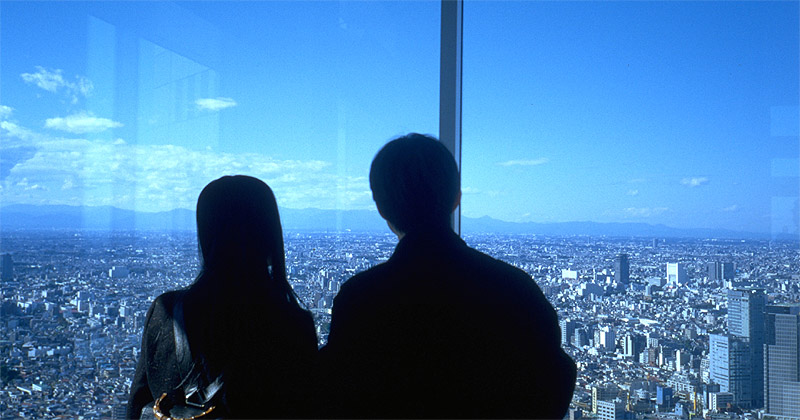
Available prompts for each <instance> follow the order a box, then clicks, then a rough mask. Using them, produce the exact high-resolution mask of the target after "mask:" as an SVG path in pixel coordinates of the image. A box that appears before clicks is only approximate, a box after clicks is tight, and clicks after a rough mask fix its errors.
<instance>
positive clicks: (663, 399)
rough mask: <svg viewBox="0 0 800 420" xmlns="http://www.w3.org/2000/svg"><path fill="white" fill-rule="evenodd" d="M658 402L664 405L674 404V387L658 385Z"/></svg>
mask: <svg viewBox="0 0 800 420" xmlns="http://www.w3.org/2000/svg"><path fill="white" fill-rule="evenodd" d="M656 404H658V405H660V406H662V407H669V406H671V405H672V388H671V387H668V386H662V385H658V386H656Z"/></svg>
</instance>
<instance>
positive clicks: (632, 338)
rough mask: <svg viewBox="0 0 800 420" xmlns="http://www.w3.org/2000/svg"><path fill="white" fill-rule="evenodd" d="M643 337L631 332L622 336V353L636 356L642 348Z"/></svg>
mask: <svg viewBox="0 0 800 420" xmlns="http://www.w3.org/2000/svg"><path fill="white" fill-rule="evenodd" d="M644 344H645V341H644V337H643V336H641V335H639V334H636V333H631V334H628V335H626V336H625V337H623V338H622V354H623V355H624V356H628V357H636V356H638V355H639V353H641V352H642V350H644Z"/></svg>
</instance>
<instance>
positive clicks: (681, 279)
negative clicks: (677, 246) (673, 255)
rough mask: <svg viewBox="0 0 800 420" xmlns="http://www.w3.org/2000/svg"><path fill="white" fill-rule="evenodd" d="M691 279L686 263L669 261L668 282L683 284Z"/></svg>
mask: <svg viewBox="0 0 800 420" xmlns="http://www.w3.org/2000/svg"><path fill="white" fill-rule="evenodd" d="M687 281H689V276H688V275H687V274H686V264H685V263H667V284H671V285H681V284H686V282H687Z"/></svg>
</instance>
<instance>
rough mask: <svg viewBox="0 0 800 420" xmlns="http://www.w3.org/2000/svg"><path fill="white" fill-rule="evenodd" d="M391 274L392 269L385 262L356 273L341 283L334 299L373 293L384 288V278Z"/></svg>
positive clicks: (351, 297) (346, 298)
mask: <svg viewBox="0 0 800 420" xmlns="http://www.w3.org/2000/svg"><path fill="white" fill-rule="evenodd" d="M392 274H393V271H392V269H391V267H390V266H389V264H388V263H387V262H383V263H381V264H378V265H376V266H374V267H370V268H368V269H366V270H364V271H362V272H360V273H357V274H355V275H354V276H353V277H350V278H349V279H347V280H345V282H344V283H342V285H341V287H340V289H339V293H337V295H336V300H338V301H343V300H350V299H358V298H359V297H360V296H370V295H374V294H375V293H376V292H378V291H379V290H380V289H382V288H385V285H386V284H385V283H386V281H385V279H386V278H387V277H389V276H391V275H392Z"/></svg>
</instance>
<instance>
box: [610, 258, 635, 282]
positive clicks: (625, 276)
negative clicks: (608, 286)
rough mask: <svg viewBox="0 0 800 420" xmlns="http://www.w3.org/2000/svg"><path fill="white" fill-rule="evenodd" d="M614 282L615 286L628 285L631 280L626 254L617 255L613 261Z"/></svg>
mask: <svg viewBox="0 0 800 420" xmlns="http://www.w3.org/2000/svg"><path fill="white" fill-rule="evenodd" d="M614 280H615V281H616V282H617V284H628V283H629V282H630V280H631V266H630V263H629V262H628V254H619V255H617V259H616V260H614Z"/></svg>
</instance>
